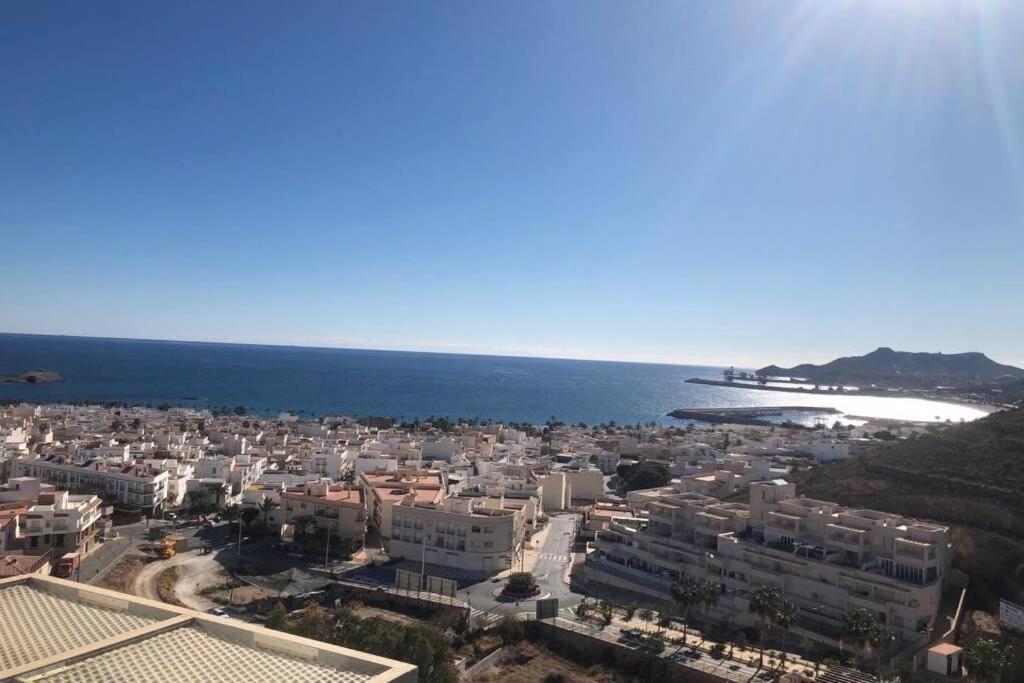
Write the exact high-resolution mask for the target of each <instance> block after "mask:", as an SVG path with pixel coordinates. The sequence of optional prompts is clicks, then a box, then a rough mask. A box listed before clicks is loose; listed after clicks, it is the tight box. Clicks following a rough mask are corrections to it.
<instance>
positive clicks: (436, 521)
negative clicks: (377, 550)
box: [390, 497, 524, 576]
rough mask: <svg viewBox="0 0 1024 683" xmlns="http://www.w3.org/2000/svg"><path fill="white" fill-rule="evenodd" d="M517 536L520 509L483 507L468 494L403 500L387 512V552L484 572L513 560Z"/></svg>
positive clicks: (517, 550) (519, 546)
mask: <svg viewBox="0 0 1024 683" xmlns="http://www.w3.org/2000/svg"><path fill="white" fill-rule="evenodd" d="M523 537H524V525H523V511H522V509H521V508H520V509H516V510H510V509H504V510H503V509H493V508H487V507H484V506H483V505H480V504H478V503H477V501H476V500H474V499H473V498H459V497H453V498H446V499H445V500H443V501H442V502H440V503H426V502H417V501H415V499H413V498H409V499H408V500H406V501H403V502H402V503H401V504H399V505H396V506H395V509H394V511H393V518H392V529H391V553H390V554H391V556H392V557H401V558H404V559H406V560H415V561H417V562H419V561H424V562H426V563H428V564H432V565H441V566H445V567H453V568H456V569H462V570H465V571H467V572H471V573H474V574H479V575H486V576H490V575H492V574H496V573H498V572H500V571H503V570H505V569H507V568H509V567H511V566H513V564H514V563H515V562H516V561H517V560H518V559H519V554H520V552H521V551H522V546H523Z"/></svg>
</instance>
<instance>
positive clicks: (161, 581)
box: [156, 567, 186, 607]
mask: <svg viewBox="0 0 1024 683" xmlns="http://www.w3.org/2000/svg"><path fill="white" fill-rule="evenodd" d="M180 570H181V567H168V568H167V569H164V570H163V571H162V572H160V574H159V575H158V576H157V577H156V594H157V595H159V596H160V600H161V601H162V602H166V603H167V604H168V605H177V606H178V607H185V606H186V605H185V603H183V602H182V601H181V600H179V599H178V596H177V595H176V594H175V592H174V587H175V586H176V585H178V579H179V578H180V577H181V571H180Z"/></svg>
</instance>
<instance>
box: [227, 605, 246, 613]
mask: <svg viewBox="0 0 1024 683" xmlns="http://www.w3.org/2000/svg"><path fill="white" fill-rule="evenodd" d="M227 611H229V612H231V613H232V614H245V613H246V612H248V611H249V610H248V609H246V607H245V605H228V606H227Z"/></svg>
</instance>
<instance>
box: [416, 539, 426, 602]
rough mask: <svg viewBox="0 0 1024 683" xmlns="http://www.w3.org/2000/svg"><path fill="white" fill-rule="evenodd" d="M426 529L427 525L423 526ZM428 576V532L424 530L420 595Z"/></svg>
mask: <svg viewBox="0 0 1024 683" xmlns="http://www.w3.org/2000/svg"><path fill="white" fill-rule="evenodd" d="M423 526H424V527H426V524H424V525H423ZM426 574H427V530H426V528H424V529H423V543H422V545H421V554H420V585H419V586H417V588H416V594H417V595H419V592H420V589H421V588H423V580H424V577H425V576H426Z"/></svg>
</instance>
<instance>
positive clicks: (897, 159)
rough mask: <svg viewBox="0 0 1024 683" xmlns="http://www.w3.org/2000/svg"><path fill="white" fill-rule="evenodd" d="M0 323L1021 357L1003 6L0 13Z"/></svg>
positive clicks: (313, 337)
mask: <svg viewBox="0 0 1024 683" xmlns="http://www.w3.org/2000/svg"><path fill="white" fill-rule="evenodd" d="M0 97H2V103H0V263H2V264H3V265H2V269H0V273H2V281H0V331H5V332H27V333H52V334H74V335H89V336H114V337H130V338H157V339H186V340H203V341H236V342H253V343H268V344H298V345H311V346H342V347H358V348H387V349H404V350H429V351H451V352H464V353H495V354H509V355H531V356H552V357H573V358H595V359H617V360H636V361H653V362H676V363H699V364H730V365H731V364H736V365H740V366H757V365H760V364H766V363H770V362H775V363H780V364H786V363H797V362H804V361H812V362H820V361H825V360H828V359H831V358H833V357H836V356H840V355H851V354H860V353H866V352H868V351H870V350H872V349H874V348H876V347H878V346H891V347H893V348H897V349H901V350H913V351H943V352H947V353H948V352H959V351H984V352H986V353H988V354H989V355H990V356H991V357H993V358H995V359H997V360H1000V361H1003V362H1009V363H1014V364H1017V365H1022V366H1024V295H1022V292H1024V262H1022V261H1024V259H1022V256H1024V3H1022V2H1019V0H903V1H898V0H829V2H822V1H821V0H806V1H796V0H794V1H792V2H783V1H781V0H773V1H771V2H767V1H764V2H758V1H754V0H750V1H746V2H724V1H722V0H706V1H698V0H692V1H680V2H620V1H615V2H604V1H602V0H586V1H585V2H584V1H573V0H564V1H562V0H560V1H558V2H531V1H524V2H497V1H489V0H472V1H465V2H463V1H459V0H444V1H439V2H403V1H401V0H396V1H395V2H386V3H380V2H334V1H332V2H299V3H280V2H259V1H253V2H246V3H227V2H205V1H204V2H191V1H182V2H174V3H167V2H164V3H137V2H121V3H109V2H101V1H97V2H91V3H79V2H66V3H64V2H46V1H42V2H8V3H3V4H2V5H0Z"/></svg>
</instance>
